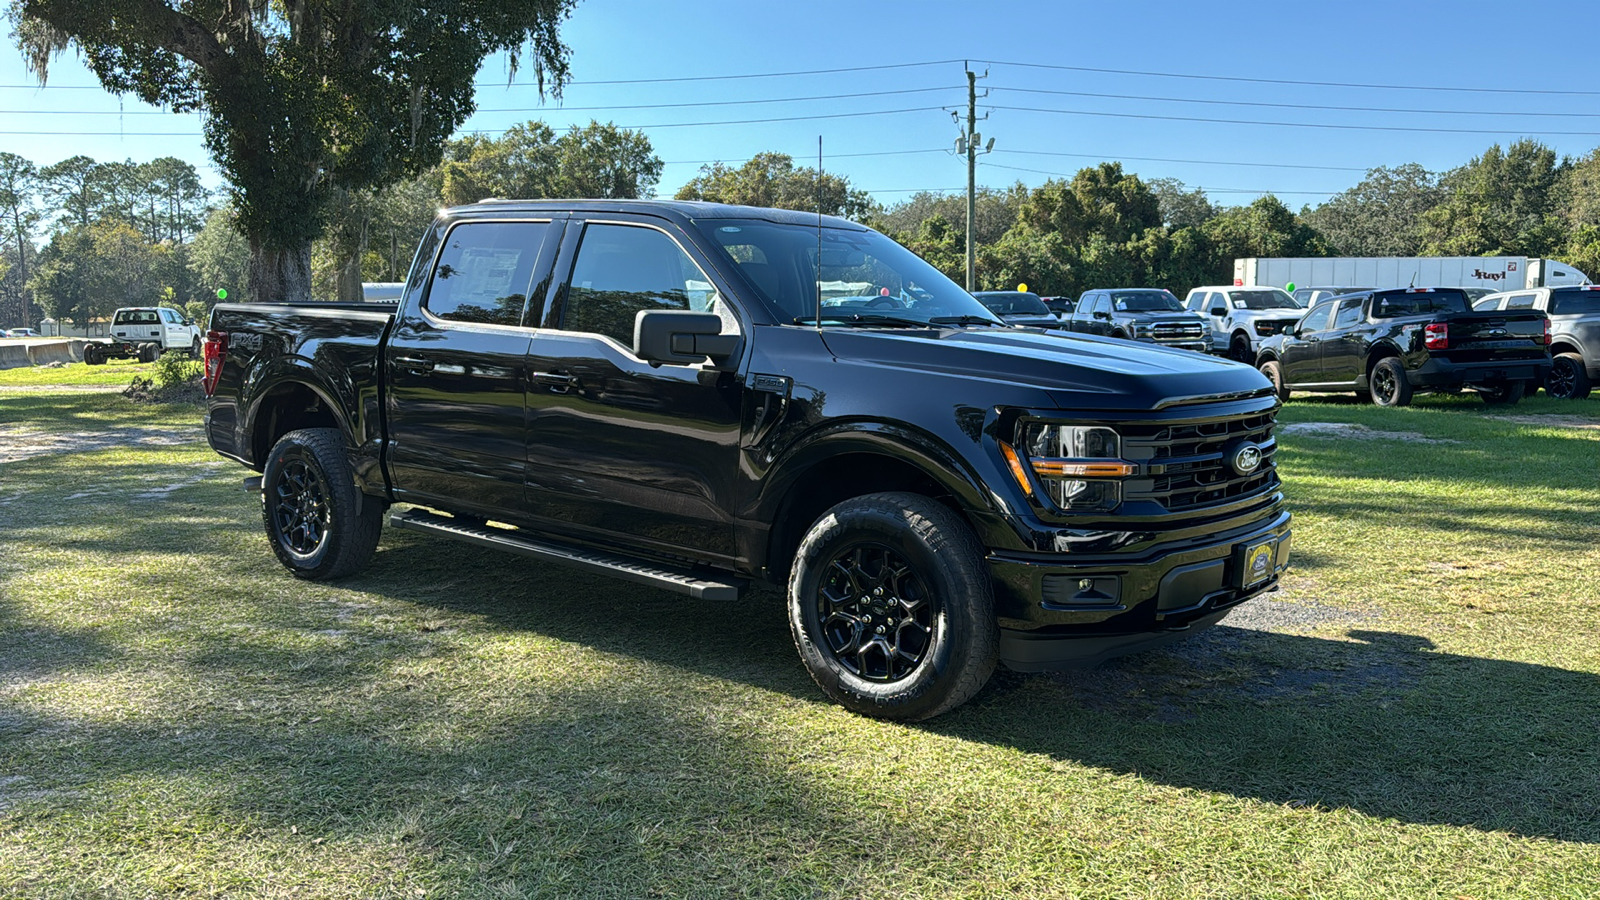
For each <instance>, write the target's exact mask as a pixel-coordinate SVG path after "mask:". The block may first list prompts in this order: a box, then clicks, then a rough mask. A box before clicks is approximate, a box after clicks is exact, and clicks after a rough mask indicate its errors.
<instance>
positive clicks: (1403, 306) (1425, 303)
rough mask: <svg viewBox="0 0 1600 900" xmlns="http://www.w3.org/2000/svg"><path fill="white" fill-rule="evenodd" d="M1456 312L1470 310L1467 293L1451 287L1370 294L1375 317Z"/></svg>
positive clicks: (1390, 317) (1396, 317)
mask: <svg viewBox="0 0 1600 900" xmlns="http://www.w3.org/2000/svg"><path fill="white" fill-rule="evenodd" d="M1458 312H1460V313H1464V312H1470V310H1468V309H1467V295H1466V294H1463V293H1461V292H1460V291H1459V290H1455V289H1453V288H1446V289H1444V290H1437V289H1435V290H1428V291H1413V290H1411V289H1405V290H1399V291H1395V292H1394V293H1390V294H1374V295H1373V296H1372V316H1373V318H1375V319H1398V318H1401V317H1403V316H1426V315H1430V314H1432V313H1458Z"/></svg>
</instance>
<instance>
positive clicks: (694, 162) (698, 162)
mask: <svg viewBox="0 0 1600 900" xmlns="http://www.w3.org/2000/svg"><path fill="white" fill-rule="evenodd" d="M949 152H950V151H949V150H947V149H945V148H943V147H935V148H933V149H932V150H877V151H874V152H871V153H830V154H828V158H829V159H855V158H856V157H860V156H908V155H911V154H914V153H945V154H948V153H949ZM784 155H785V156H788V157H790V158H792V159H803V158H804V156H805V154H802V153H786V154H784ZM754 158H755V157H753V156H750V157H745V158H744V159H667V160H662V162H661V164H662V165H664V166H704V165H710V164H712V163H723V164H725V165H732V164H733V163H747V162H749V161H750V160H752V159H754Z"/></svg>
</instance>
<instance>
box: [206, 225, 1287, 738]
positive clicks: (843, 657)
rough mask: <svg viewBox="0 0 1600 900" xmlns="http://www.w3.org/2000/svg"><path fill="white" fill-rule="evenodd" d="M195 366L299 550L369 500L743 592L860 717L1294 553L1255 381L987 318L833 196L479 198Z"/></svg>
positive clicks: (1193, 362)
mask: <svg viewBox="0 0 1600 900" xmlns="http://www.w3.org/2000/svg"><path fill="white" fill-rule="evenodd" d="M823 283H847V284H851V285H861V284H866V285H867V287H865V288H862V287H852V288H851V289H850V294H851V296H852V297H854V298H856V299H855V300H853V301H852V302H850V303H849V304H845V305H839V304H834V305H832V306H825V305H824V303H823V296H822V293H823V292H822V290H821V289H820V285H821V284H823ZM819 310H820V312H819ZM205 363H206V368H205V386H206V390H207V391H208V393H209V395H210V399H209V403H208V408H207V412H206V420H205V430H206V434H207V436H208V438H209V440H210V443H211V446H212V447H213V448H215V449H216V450H217V451H218V452H220V453H222V454H223V455H225V456H228V457H230V458H232V459H235V460H237V461H239V462H241V463H243V464H244V465H246V466H248V467H250V468H252V469H254V470H256V471H258V472H260V473H261V474H260V476H259V477H258V478H256V479H254V485H255V486H256V487H258V488H259V490H260V495H261V513H262V521H263V523H264V526H265V530H266V535H267V540H268V542H269V544H270V545H271V547H272V549H273V551H274V553H275V554H276V556H277V558H278V559H279V560H280V561H281V562H282V564H283V565H284V566H286V567H287V568H288V569H289V570H290V571H291V572H293V573H294V574H295V575H297V576H299V577H302V578H308V579H328V578H335V577H339V576H345V575H350V574H352V573H355V572H357V571H358V570H360V569H361V568H362V567H363V566H365V565H366V564H367V563H368V561H369V559H370V558H371V556H372V554H373V550H374V547H375V546H376V543H377V541H378V537H379V530H380V526H381V525H382V524H383V522H384V520H385V517H386V515H387V518H388V522H389V524H390V525H391V526H392V527H400V528H406V529H415V530H418V531H423V532H428V533H431V534H433V535H436V536H439V537H441V538H450V539H455V540H459V541H466V542H470V543H473V544H478V545H482V546H486V547H493V548H497V549H500V550H505V551H509V552H511V553H516V554H522V555H524V556H529V557H532V558H535V559H538V560H545V561H553V562H559V563H564V564H568V565H573V566H578V567H581V568H583V569H587V570H591V571H596V572H604V573H608V574H610V575H614V576H618V577H621V578H624V579H629V580H632V581H635V582H641V583H644V584H648V585H653V586H656V587H659V588H664V589H667V590H671V591H678V592H682V593H685V594H688V595H691V596H694V597H700V598H705V599H708V600H716V601H731V600H734V599H736V598H737V597H738V596H739V595H740V594H741V592H743V591H745V590H746V589H748V588H750V587H752V586H754V585H759V584H767V585H772V586H774V587H777V588H781V589H783V590H785V591H786V596H787V608H788V616H789V626H790V628H791V631H792V633H793V636H794V640H795V644H796V646H797V648H798V650H799V654H800V657H801V659H802V661H803V663H804V665H805V666H806V668H807V669H808V670H809V672H810V673H811V675H812V676H813V678H814V679H815V680H816V682H817V683H818V685H819V686H820V687H821V688H822V690H823V691H824V692H825V693H826V694H827V695H828V696H830V697H831V698H833V699H834V700H835V701H837V702H839V703H841V704H843V705H844V706H846V707H848V708H850V709H852V710H856V711H858V712H861V713H865V714H869V715H874V716H880V717H885V718H896V719H906V720H913V719H921V718H926V717H928V716H932V715H935V714H937V713H939V712H942V711H944V710H946V709H949V708H951V707H953V706H955V705H957V704H959V703H961V702H963V701H964V700H966V699H967V698H969V697H971V696H972V695H973V694H974V693H975V692H976V691H978V689H979V688H980V687H981V686H982V685H983V684H984V682H985V681H986V680H987V679H988V677H989V675H990V673H991V671H992V670H993V668H994V667H995V665H996V663H997V661H998V662H1003V663H1004V664H1005V665H1007V666H1010V667H1012V668H1014V669H1018V670H1023V671H1038V670H1044V669H1051V668H1057V667H1064V666H1076V665H1083V664H1086V663H1092V662H1095V661H1098V660H1101V659H1104V658H1107V657H1110V656H1114V655H1117V654H1120V653H1124V652H1128V651H1130V650H1134V649H1138V648H1141V647H1146V646H1150V645H1152V644H1154V643H1158V642H1161V641H1165V640H1170V639H1173V638H1176V637H1180V636H1182V635H1186V634H1193V633H1195V632H1196V631H1198V630H1200V629H1202V628H1205V627H1206V626H1208V625H1210V624H1212V623H1214V622H1216V621H1218V620H1219V619H1220V618H1221V617H1222V616H1224V615H1226V614H1227V612H1228V611H1229V610H1230V609H1231V608H1233V607H1234V606H1235V605H1236V604H1238V603H1240V602H1241V601H1244V600H1246V599H1247V598H1249V597H1252V596H1254V595H1256V594H1259V593H1261V592H1262V591H1266V590H1270V589H1272V588H1273V587H1274V586H1275V585H1276V583H1277V581H1278V579H1279V577H1280V575H1281V573H1282V572H1283V571H1284V568H1285V567H1286V566H1287V564H1288V559H1289V544H1290V527H1289V526H1290V519H1289V513H1288V511H1287V510H1286V509H1285V506H1284V499H1283V495H1282V492H1281V487H1280V483H1279V480H1278V474H1277V469H1276V466H1275V459H1274V456H1275V453H1274V451H1275V449H1276V444H1275V441H1274V438H1273V425H1274V416H1275V414H1276V412H1277V409H1278V405H1279V404H1278V400H1277V397H1276V396H1275V395H1274V394H1273V392H1272V387H1271V385H1270V384H1269V383H1268V382H1267V380H1266V379H1265V378H1263V377H1262V376H1261V374H1260V373H1259V372H1257V371H1256V370H1255V369H1253V368H1251V367H1249V366H1240V365H1236V364H1234V363H1230V362H1226V361H1223V360H1219V359H1216V358H1213V357H1207V356H1201V355H1199V354H1194V353H1189V352H1185V351H1178V350H1168V349H1164V348H1160V347H1151V346H1146V345H1142V344H1130V343H1128V342H1125V341H1112V340H1109V339H1106V338H1096V337H1089V336H1075V335H1067V334H1064V333H1059V332H1048V331H1044V330H1041V329H1023V328H1015V327H1010V326H1006V325H1004V324H1003V323H1002V322H1001V321H1000V320H999V319H998V318H997V317H995V316H994V315H993V314H992V313H990V312H989V311H988V310H987V309H985V308H984V306H983V305H982V304H980V303H979V302H977V301H976V300H975V299H973V297H972V296H971V295H970V294H968V293H967V292H965V291H963V290H962V289H961V288H959V287H957V286H956V285H955V284H954V283H952V282H951V281H950V280H949V279H947V278H946V277H944V276H943V275H941V274H940V273H939V272H938V271H937V270H936V269H934V268H933V267H932V266H930V265H928V264H927V263H925V262H923V261H922V260H921V259H919V258H917V257H916V256H915V255H913V254H912V253H911V252H910V251H908V250H906V249H905V248H903V247H901V246H900V245H899V244H896V243H894V242H893V241H891V240H889V239H888V238H886V237H884V236H883V235H881V234H879V233H877V232H875V231H872V230H870V229H868V228H865V227H863V226H861V225H858V224H855V223H853V222H849V221H846V220H844V219H837V218H831V217H824V218H822V219H820V220H819V218H818V217H817V216H815V215H808V214H801V213H793V212H786V211H782V210H772V209H755V208H748V207H732V206H721V205H716V204H704V203H688V202H667V201H539V202H532V201H520V202H503V201H496V202H490V201H486V202H483V203H479V204H475V205H473V206H468V207H462V208H457V209H453V210H447V211H446V212H444V213H442V214H441V216H440V217H439V219H438V220H437V221H436V222H435V224H434V225H433V226H432V228H431V229H430V230H429V232H428V234H427V235H426V236H425V238H424V239H423V241H422V243H421V245H420V247H419V248H418V251H417V255H416V257H415V263H414V265H413V270H412V272H411V274H410V277H409V278H408V280H407V281H406V285H405V289H404V292H403V295H402V297H401V299H400V300H399V301H398V304H397V305H395V306H391V307H384V306H379V305H377V304H372V303H363V304H317V303H309V304H295V305H289V304H271V303H260V304H249V305H243V304H226V303H224V304H219V305H218V306H217V307H216V309H215V311H214V312H213V313H212V318H211V322H210V330H209V331H208V333H207V335H206V345H205ZM391 507H392V509H391ZM739 608H740V610H741V611H740V613H739V614H740V615H748V614H750V612H751V610H752V609H755V610H759V607H750V606H741V607H739ZM715 640H716V637H715V635H714V634H709V633H708V634H707V641H708V642H711V641H715Z"/></svg>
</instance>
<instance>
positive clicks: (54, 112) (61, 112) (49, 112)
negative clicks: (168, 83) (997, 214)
mask: <svg viewBox="0 0 1600 900" xmlns="http://www.w3.org/2000/svg"><path fill="white" fill-rule="evenodd" d="M954 90H960V86H959V85H956V86H951V87H929V88H905V89H902V90H894V91H863V92H860V93H855V94H821V95H817V96H814V97H773V98H770V99H762V100H711V101H704V102H699V103H633V104H627V105H623V106H522V107H492V108H486V109H479V110H476V111H475V112H477V113H508V112H513V113H522V112H604V111H607V110H618V109H681V108H684V107H699V106H750V105H759V104H763V103H803V102H806V101H811V100H851V99H855V98H858V97H887V96H891V95H896V94H927V93H933V92H937V91H954ZM0 115H37V116H173V115H198V113H173V112H167V111H165V110H144V109H140V110H127V111H124V110H117V109H97V110H82V111H79V110H70V109H0Z"/></svg>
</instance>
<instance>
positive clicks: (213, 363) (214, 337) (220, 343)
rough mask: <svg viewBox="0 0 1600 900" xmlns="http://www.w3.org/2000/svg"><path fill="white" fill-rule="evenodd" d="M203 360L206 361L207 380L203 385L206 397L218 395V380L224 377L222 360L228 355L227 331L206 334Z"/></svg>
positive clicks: (202, 351) (203, 381) (202, 350)
mask: <svg viewBox="0 0 1600 900" xmlns="http://www.w3.org/2000/svg"><path fill="white" fill-rule="evenodd" d="M201 353H202V358H203V359H204V360H205V361H206V372H205V378H204V379H203V380H202V382H201V384H203V385H204V386H205V389H206V396H207V397H209V396H211V395H212V394H214V393H216V390H217V378H218V377H219V376H221V375H222V360H223V358H224V357H226V356H227V355H228V333H227V332H226V331H208V332H206V343H205V346H204V347H203V348H202V349H201Z"/></svg>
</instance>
